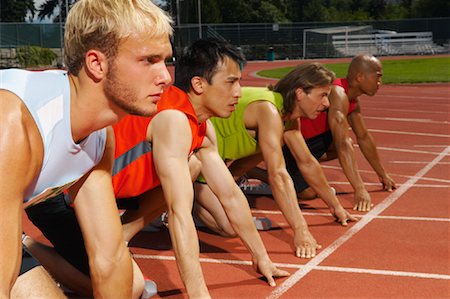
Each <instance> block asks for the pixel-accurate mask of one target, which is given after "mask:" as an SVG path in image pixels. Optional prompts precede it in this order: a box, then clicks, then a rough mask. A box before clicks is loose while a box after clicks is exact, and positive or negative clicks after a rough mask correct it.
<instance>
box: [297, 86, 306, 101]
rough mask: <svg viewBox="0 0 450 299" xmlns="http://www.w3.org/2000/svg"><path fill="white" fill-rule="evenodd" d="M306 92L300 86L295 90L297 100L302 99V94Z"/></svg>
mask: <svg viewBox="0 0 450 299" xmlns="http://www.w3.org/2000/svg"><path fill="white" fill-rule="evenodd" d="M303 94H304V91H303V88H301V87H299V88H297V89H296V90H295V98H296V100H297V101H300V100H301V99H302V96H303Z"/></svg>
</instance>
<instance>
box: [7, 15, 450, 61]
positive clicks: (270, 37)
mask: <svg viewBox="0 0 450 299" xmlns="http://www.w3.org/2000/svg"><path fill="white" fill-rule="evenodd" d="M355 28H365V29H364V30H354V29H355ZM63 30H64V28H63V26H61V24H27V23H0V67H12V66H15V67H21V65H20V64H19V63H18V62H17V59H16V58H15V53H16V49H17V48H20V47H24V46H39V47H43V48H49V49H51V50H53V51H54V52H55V53H56V54H57V55H58V58H57V59H56V61H55V64H56V63H61V62H62V58H61V53H62V47H63V45H62V42H61V39H62V36H63ZM380 34H390V36H380ZM404 34H406V35H405V36H402V35H404ZM411 34H412V35H411ZM358 35H359V36H358ZM199 36H202V37H216V38H222V39H225V40H228V41H229V42H231V43H232V44H234V45H236V46H239V47H240V48H241V49H242V51H243V52H244V54H245V56H246V57H247V59H248V60H266V59H267V60H272V59H302V58H325V57H342V56H353V55H354V53H356V52H358V51H359V52H364V51H366V52H370V53H371V54H375V55H402V54H405V55H406V54H408V55H411V54H416V55H422V54H437V53H450V49H449V40H450V18H427V19H409V20H384V21H357V22H356V21H355V22H342V23H319V22H309V23H289V24H271V23H270V24H269V23H257V24H202V25H201V26H199V25H198V24H191V25H189V24H186V25H182V26H176V27H175V35H174V38H173V48H174V55H175V57H176V56H177V54H178V53H180V51H182V49H183V48H184V47H185V46H187V45H189V44H190V43H192V42H193V41H194V40H196V39H198V38H199ZM423 36H427V38H426V39H425V38H424V37H423ZM364 44H366V45H365V46H364ZM349 49H350V50H349ZM391 49H392V50H391Z"/></svg>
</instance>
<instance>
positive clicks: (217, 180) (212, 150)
mask: <svg viewBox="0 0 450 299" xmlns="http://www.w3.org/2000/svg"><path fill="white" fill-rule="evenodd" d="M203 143H204V147H203V148H202V149H201V150H199V151H198V153H197V156H198V157H199V159H200V161H201V162H202V174H203V176H204V177H205V179H206V182H207V183H208V186H209V187H210V188H211V190H212V192H213V193H214V194H215V195H216V196H217V198H218V199H219V201H220V203H221V205H222V206H223V208H224V210H225V213H226V215H227V217H228V219H229V221H230V223H231V225H232V227H233V229H234V231H235V232H236V233H237V234H238V236H239V237H240V238H241V240H242V241H243V243H244V245H245V246H246V247H247V249H248V250H249V251H250V253H251V255H252V258H253V265H254V266H255V267H256V270H257V271H260V273H262V274H263V275H264V276H265V277H266V278H267V280H268V282H269V284H270V285H271V286H275V281H274V279H273V277H280V276H287V275H288V273H287V272H285V271H281V270H278V269H277V268H276V267H275V266H274V265H273V264H272V262H271V260H270V259H269V256H268V254H267V251H266V249H265V247H264V244H263V242H262V240H261V237H260V235H259V234H258V232H257V230H256V228H255V225H254V223H253V220H252V215H251V212H250V207H249V205H248V202H247V199H246V198H245V196H244V194H243V193H242V191H241V190H240V188H239V187H238V186H237V184H236V183H235V181H234V179H233V177H232V175H231V173H230V171H229V170H228V168H227V167H226V165H225V163H224V162H223V161H222V159H221V158H220V156H219V153H218V151H217V148H216V145H215V134H214V128H213V126H212V124H211V123H208V129H207V136H206V138H205V141H204V142H203Z"/></svg>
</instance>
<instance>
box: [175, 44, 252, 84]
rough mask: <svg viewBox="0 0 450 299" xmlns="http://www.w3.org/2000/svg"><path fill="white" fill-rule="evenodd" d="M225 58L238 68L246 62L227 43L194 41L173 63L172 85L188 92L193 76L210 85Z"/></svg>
mask: <svg viewBox="0 0 450 299" xmlns="http://www.w3.org/2000/svg"><path fill="white" fill-rule="evenodd" d="M225 57H228V58H230V59H231V60H233V61H234V62H236V63H238V64H239V65H240V67H242V66H243V65H244V64H245V62H246V61H245V57H244V55H243V54H242V52H241V51H240V50H239V49H238V48H237V47H235V46H233V45H231V44H230V43H228V42H227V41H224V40H219V39H214V38H207V39H199V40H197V41H195V42H194V43H192V44H191V45H190V46H189V47H187V48H185V49H184V51H183V54H182V55H181V56H180V57H179V59H178V60H177V61H176V62H175V82H174V85H175V86H176V87H178V88H180V89H181V90H183V91H184V92H189V91H190V89H191V79H192V78H193V77H195V76H199V77H202V78H204V79H205V80H206V81H207V82H208V83H211V80H212V77H213V76H214V74H215V73H216V71H217V66H218V65H219V62H221V61H223V60H224V59H225Z"/></svg>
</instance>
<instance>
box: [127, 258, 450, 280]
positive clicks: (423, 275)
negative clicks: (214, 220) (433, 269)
mask: <svg viewBox="0 0 450 299" xmlns="http://www.w3.org/2000/svg"><path fill="white" fill-rule="evenodd" d="M133 258H135V259H147V260H159V261H175V260H176V259H175V257H174V256H162V255H147V254H133ZM199 260H200V262H202V263H211V264H226V265H242V266H251V265H252V262H251V261H243V260H226V259H212V258H199ZM274 265H275V266H277V267H279V268H290V269H301V268H302V267H303V265H300V264H286V263H274ZM314 270H320V271H331V272H347V273H361V274H373V275H389V276H402V277H414V278H426V279H444V280H450V275H445V274H434V273H421V272H407V271H394V270H377V269H361V268H350V267H332V266H316V267H315V268H314Z"/></svg>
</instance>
